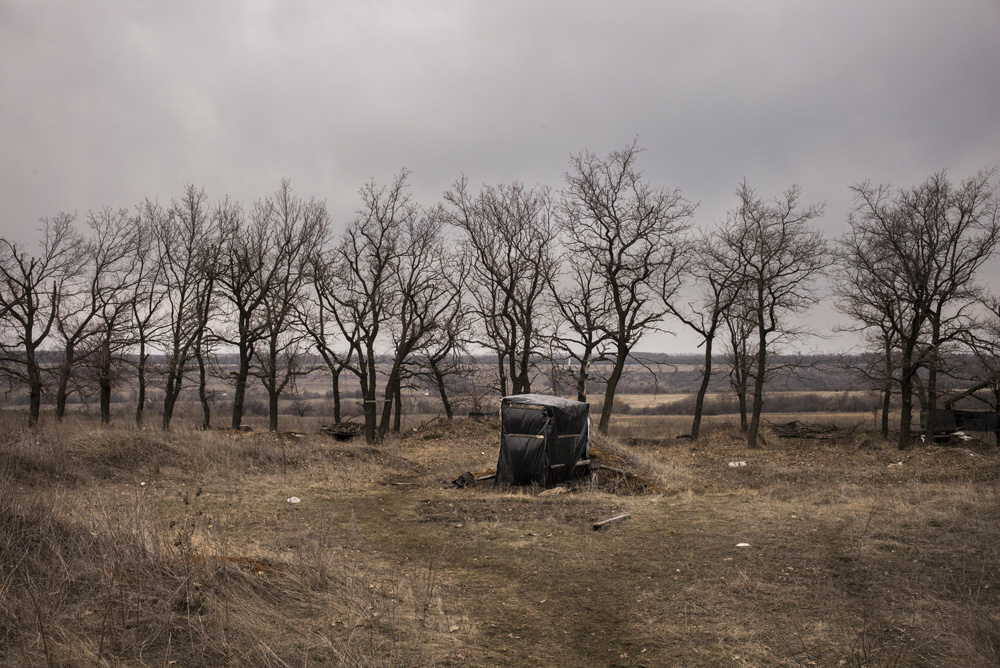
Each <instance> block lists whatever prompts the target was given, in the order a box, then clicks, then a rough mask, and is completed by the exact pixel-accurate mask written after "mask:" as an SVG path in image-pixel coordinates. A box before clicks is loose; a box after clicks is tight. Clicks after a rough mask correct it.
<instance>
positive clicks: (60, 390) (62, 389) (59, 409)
mask: <svg viewBox="0 0 1000 668" xmlns="http://www.w3.org/2000/svg"><path fill="white" fill-rule="evenodd" d="M75 348H76V347H75V346H74V345H73V344H72V343H68V344H66V351H65V359H64V360H63V367H62V369H60V371H59V386H58V387H57V388H56V420H59V421H60V422H61V421H62V419H63V416H64V415H66V398H67V395H68V394H69V377H70V374H71V373H72V370H73V362H74V361H75V358H76V350H75Z"/></svg>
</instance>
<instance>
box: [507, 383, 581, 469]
mask: <svg viewBox="0 0 1000 668" xmlns="http://www.w3.org/2000/svg"><path fill="white" fill-rule="evenodd" d="M589 446H590V406H589V405H587V404H585V403H582V402H579V401H571V400H569V399H561V398H559V397H551V396H547V395H543V394H517V395H513V396H509V397H504V398H503V400H502V401H501V402H500V458H499V459H498V461H497V478H496V481H497V484H498V485H530V484H533V483H537V484H540V485H545V486H546V487H550V486H552V485H555V484H556V483H559V482H562V481H565V480H569V479H570V478H574V477H577V476H581V475H585V474H586V473H589V471H590V467H589V461H588V459H587V457H588V455H587V451H588V448H589Z"/></svg>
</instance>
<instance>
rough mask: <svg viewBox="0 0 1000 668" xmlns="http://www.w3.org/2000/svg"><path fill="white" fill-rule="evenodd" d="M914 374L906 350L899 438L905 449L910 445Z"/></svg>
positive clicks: (898, 444)
mask: <svg viewBox="0 0 1000 668" xmlns="http://www.w3.org/2000/svg"><path fill="white" fill-rule="evenodd" d="M913 374H914V369H913V366H912V364H911V363H910V358H909V354H908V353H907V352H904V354H903V363H902V373H901V378H900V383H899V440H898V441H897V446H898V447H899V449H900V450H905V449H906V448H908V447H909V446H910V423H911V420H912V419H913Z"/></svg>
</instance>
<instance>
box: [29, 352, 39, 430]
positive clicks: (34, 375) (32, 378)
mask: <svg viewBox="0 0 1000 668" xmlns="http://www.w3.org/2000/svg"><path fill="white" fill-rule="evenodd" d="M41 411H42V373H41V369H39V368H38V365H37V364H36V363H35V355H34V351H31V352H29V354H28V426H29V427H37V426H38V418H39V415H40V413H41Z"/></svg>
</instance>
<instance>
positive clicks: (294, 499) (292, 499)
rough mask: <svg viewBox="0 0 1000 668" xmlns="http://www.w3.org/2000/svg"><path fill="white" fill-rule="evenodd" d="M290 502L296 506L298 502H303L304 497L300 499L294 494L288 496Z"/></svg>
mask: <svg viewBox="0 0 1000 668" xmlns="http://www.w3.org/2000/svg"><path fill="white" fill-rule="evenodd" d="M288 503H290V504H292V505H293V506H294V505H295V504H296V503H302V499H300V498H299V497H297V496H292V497H289V498H288Z"/></svg>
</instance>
